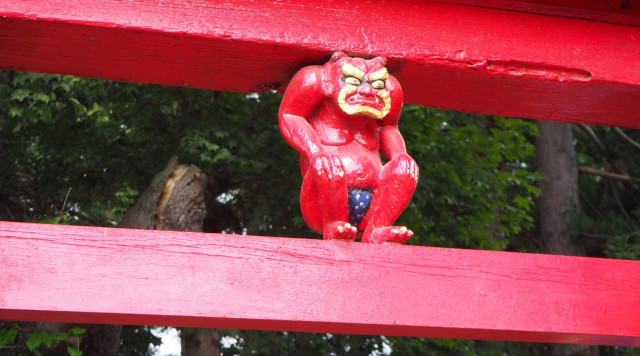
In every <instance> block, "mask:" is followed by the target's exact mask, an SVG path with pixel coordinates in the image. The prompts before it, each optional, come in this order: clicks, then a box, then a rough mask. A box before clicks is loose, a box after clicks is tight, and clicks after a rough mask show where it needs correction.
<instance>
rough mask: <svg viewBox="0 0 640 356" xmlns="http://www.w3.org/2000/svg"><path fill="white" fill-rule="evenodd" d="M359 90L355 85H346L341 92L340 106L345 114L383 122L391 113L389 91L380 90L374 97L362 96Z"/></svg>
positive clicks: (339, 97)
mask: <svg viewBox="0 0 640 356" xmlns="http://www.w3.org/2000/svg"><path fill="white" fill-rule="evenodd" d="M357 89H358V88H357V87H356V86H354V85H345V86H344V87H343V88H342V90H340V95H339V96H338V104H339V105H340V108H341V109H342V111H344V112H345V113H347V114H349V115H361V116H365V117H368V118H372V119H378V120H382V119H383V118H384V117H385V116H387V114H388V113H389V111H391V97H390V96H389V91H387V90H380V91H378V92H376V93H374V94H373V95H362V94H359V93H358V90H357Z"/></svg>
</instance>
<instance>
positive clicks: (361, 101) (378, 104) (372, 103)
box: [347, 92, 384, 111]
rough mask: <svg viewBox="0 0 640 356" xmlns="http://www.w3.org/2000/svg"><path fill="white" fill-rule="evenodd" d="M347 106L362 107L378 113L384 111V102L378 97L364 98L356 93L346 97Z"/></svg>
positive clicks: (369, 96)
mask: <svg viewBox="0 0 640 356" xmlns="http://www.w3.org/2000/svg"><path fill="white" fill-rule="evenodd" d="M347 104H349V105H352V106H359V105H364V106H368V107H370V108H372V109H376V110H380V111H382V109H384V100H383V99H382V98H381V97H379V96H378V95H367V96H365V95H361V94H358V92H355V93H353V94H351V95H348V96H347Z"/></svg>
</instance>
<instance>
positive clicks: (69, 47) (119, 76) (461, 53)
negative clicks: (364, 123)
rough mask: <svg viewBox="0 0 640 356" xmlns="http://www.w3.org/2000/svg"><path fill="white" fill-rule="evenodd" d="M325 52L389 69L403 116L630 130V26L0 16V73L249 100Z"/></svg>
mask: <svg viewBox="0 0 640 356" xmlns="http://www.w3.org/2000/svg"><path fill="white" fill-rule="evenodd" d="M462 2H465V1H462ZM466 2H469V1H466ZM506 2H507V3H512V4H513V3H518V1H511V2H509V1H506ZM520 2H522V1H520ZM536 2H538V3H543V2H544V1H542V0H539V1H536ZM336 50H342V51H346V52H349V53H352V54H355V55H365V56H368V55H383V56H387V57H388V58H390V62H389V63H390V64H389V66H390V69H391V71H392V72H393V73H394V74H395V75H396V77H397V78H398V79H399V81H400V83H401V84H402V86H403V87H404V91H405V98H406V100H407V102H409V103H416V104H423V105H427V106H433V107H439V108H443V109H457V110H462V111H469V112H482V113H487V114H497V115H504V116H516V117H527V118H536V119H548V120H558V121H567V122H581V123H590V124H601V125H617V126H627V127H633V128H637V127H640V122H639V120H640V100H639V98H640V27H637V26H627V25H618V24H610V23H599V22H595V21H587V20H580V19H573V18H566V17H557V16H545V15H538V14H530V13H525V12H518V11H507V10H500V9H489V8H481V7H475V6H466V5H459V4H449V3H437V2H429V1H424V0H404V1H385V2H378V1H369V0H353V1H349V2H348V3H345V2H344V1H337V0H336V1H324V0H322V1H321V0H287V1H271V0H255V1H250V2H247V1H241V0H226V1H212V0H193V1H180V0H137V1H114V0H86V1H82V2H74V1H61V0H42V1H29V0H4V1H2V2H1V3H0V68H5V69H16V70H28V71H38V72H48V73H66V74H74V75H79V76H85V77H99V78H106V79H112V80H120V81H130V82H139V83H159V84H163V85H174V86H190V87H196V88H205V89H216V90H226V91H238V92H252V91H264V90H268V89H283V87H284V86H285V85H286V84H287V82H288V81H289V79H290V78H291V77H292V75H293V74H294V73H295V72H296V71H297V70H298V69H299V68H300V67H302V66H303V65H308V64H312V63H321V62H323V61H324V60H326V59H327V58H328V56H329V55H330V53H332V52H333V51H336Z"/></svg>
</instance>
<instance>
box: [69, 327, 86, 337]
mask: <svg viewBox="0 0 640 356" xmlns="http://www.w3.org/2000/svg"><path fill="white" fill-rule="evenodd" d="M86 332H87V329H85V328H81V327H79V326H76V327H74V328H72V329H71V330H69V331H67V334H71V335H82V334H84V333H86Z"/></svg>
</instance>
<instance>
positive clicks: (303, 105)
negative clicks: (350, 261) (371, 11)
mask: <svg viewBox="0 0 640 356" xmlns="http://www.w3.org/2000/svg"><path fill="white" fill-rule="evenodd" d="M385 66H386V59H385V58H382V57H376V58H374V59H370V60H365V59H362V58H354V57H348V56H347V55H345V54H344V53H342V52H337V53H335V54H333V56H332V57H331V59H330V60H329V61H328V62H327V63H325V64H324V65H322V66H309V67H305V68H302V69H301V70H300V71H299V72H298V73H297V74H296V75H295V77H294V78H293V79H292V81H291V83H290V84H289V86H288V87H287V90H286V92H285V94H284V98H283V100H282V105H281V106H280V113H279V120H280V130H281V131H282V135H283V136H284V138H285V139H286V140H287V142H288V143H289V144H290V145H291V146H293V148H295V149H296V150H297V151H298V152H300V156H301V157H300V168H301V169H302V175H303V176H304V180H303V183H302V191H301V194H300V205H301V207H302V215H303V216H304V219H305V221H306V222H307V224H308V225H309V226H310V227H311V228H312V229H313V230H315V231H317V232H319V233H321V234H323V235H324V238H325V239H346V240H355V239H356V238H362V242H371V243H381V242H398V243H403V242H405V241H407V240H408V239H409V238H411V236H413V232H412V231H411V230H409V229H407V228H406V227H405V226H393V224H394V223H395V221H396V220H397V219H398V217H399V216H400V214H402V212H403V211H404V210H405V209H406V207H407V206H408V205H409V202H410V201H411V197H412V196H413V193H414V191H415V189H416V185H417V183H418V165H417V164H416V162H415V161H414V160H413V158H411V156H409V155H408V154H407V150H406V147H405V144H404V139H403V138H402V135H401V134H400V131H399V130H398V120H399V119H400V113H401V111H402V101H403V95H402V89H401V88H400V84H399V83H398V81H397V80H396V79H395V78H394V77H393V76H392V75H390V74H389V73H388V72H387V68H386V67H385ZM380 152H382V154H384V155H385V156H386V157H387V158H388V159H389V161H388V162H387V163H386V164H384V165H383V164H382V160H381V157H380Z"/></svg>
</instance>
